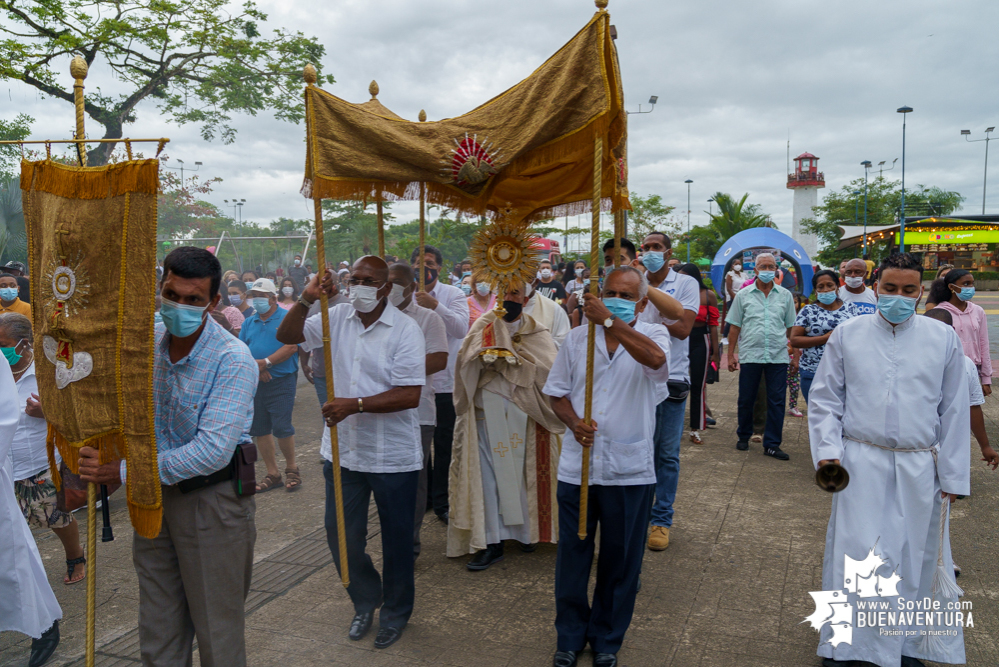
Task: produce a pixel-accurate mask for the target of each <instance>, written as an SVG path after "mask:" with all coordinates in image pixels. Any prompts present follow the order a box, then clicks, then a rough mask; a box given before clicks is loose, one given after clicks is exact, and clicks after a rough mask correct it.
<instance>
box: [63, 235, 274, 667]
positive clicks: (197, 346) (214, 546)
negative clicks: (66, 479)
mask: <svg viewBox="0 0 999 667" xmlns="http://www.w3.org/2000/svg"><path fill="white" fill-rule="evenodd" d="M221 280H222V267H221V265H220V264H219V262H218V260H217V259H216V258H215V256H214V255H212V254H211V253H210V252H208V251H206V250H203V249H201V248H194V247H190V246H185V247H180V248H177V249H176V250H174V251H173V252H171V253H170V254H169V255H167V257H166V260H165V261H164V263H163V280H162V283H161V287H160V293H161V296H162V308H161V312H162V315H163V325H162V326H161V325H157V331H156V346H155V351H154V354H155V359H154V366H153V401H154V405H155V411H156V446H157V457H158V460H159V470H160V481H161V483H162V485H163V486H162V494H163V495H162V497H163V527H162V529H161V531H160V534H159V535H158V536H157V537H156V538H154V539H151V540H149V539H145V538H143V537H140V536H138V535H136V536H135V537H134V539H133V543H132V559H133V563H134V565H135V571H136V573H137V574H138V579H139V645H140V649H141V653H142V663H143V664H144V665H164V666H167V665H169V666H173V665H183V664H191V660H192V643H193V640H194V638H195V637H197V640H198V650H199V653H200V656H201V664H202V665H206V666H211V665H215V666H219V665H232V666H234V667H239V666H242V665H245V664H246V645H245V640H244V622H243V604H244V601H245V599H246V594H247V592H248V591H249V588H250V576H251V572H252V567H253V545H254V542H255V541H256V535H257V533H256V527H255V525H254V519H253V517H254V511H255V505H254V501H253V497H252V496H246V495H237V493H236V489H235V487H234V485H233V483H232V481H231V479H232V475H231V469H230V468H229V465H230V461H231V460H232V458H233V453H234V451H235V449H236V446H237V445H241V444H249V443H250V442H251V439H250V435H249V428H250V424H251V422H252V421H253V395H254V392H255V391H256V387H257V379H258V376H259V373H258V371H257V364H256V362H255V361H254V360H253V356H252V355H251V354H250V351H249V350H248V349H247V347H246V346H245V345H244V344H243V343H241V342H240V341H239V340H237V339H236V338H233V337H232V336H231V335H230V334H229V333H227V332H226V331H225V330H224V329H223V328H222V327H221V326H220V325H219V324H218V323H217V322H215V321H214V320H213V319H212V318H211V317H209V316H208V314H209V313H211V312H212V311H213V310H214V309H215V306H216V305H217V304H218V302H219V298H220V297H219V284H220V282H221ZM122 468H123V466H121V467H119V464H118V463H109V464H105V465H100V464H99V455H98V452H97V450H95V449H91V448H89V447H84V448H82V449H81V450H80V476H81V477H82V478H83V479H84V481H87V482H93V483H95V484H108V483H111V482H117V481H119V480H120V479H121V477H122ZM226 471H230V474H227V473H226ZM192 487H194V488H192Z"/></svg>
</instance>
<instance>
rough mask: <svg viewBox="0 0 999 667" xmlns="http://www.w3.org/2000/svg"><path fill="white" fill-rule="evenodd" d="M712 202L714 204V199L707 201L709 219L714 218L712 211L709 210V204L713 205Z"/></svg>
mask: <svg viewBox="0 0 999 667" xmlns="http://www.w3.org/2000/svg"><path fill="white" fill-rule="evenodd" d="M714 202H715V198H714V197H712V198H711V199H709V200H708V217H709V218H713V217H715V214H714V211H713V209H712V208H711V204H713V203H714ZM708 222H710V220H709V221H708Z"/></svg>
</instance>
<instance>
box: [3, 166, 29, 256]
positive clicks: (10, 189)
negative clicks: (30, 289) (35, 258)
mask: <svg viewBox="0 0 999 667" xmlns="http://www.w3.org/2000/svg"><path fill="white" fill-rule="evenodd" d="M11 260H18V261H20V262H24V263H25V264H27V263H28V235H27V233H26V231H25V227H24V209H22V208H21V180H20V179H19V178H9V179H7V180H5V181H0V265H3V264H6V263H7V262H9V261H11Z"/></svg>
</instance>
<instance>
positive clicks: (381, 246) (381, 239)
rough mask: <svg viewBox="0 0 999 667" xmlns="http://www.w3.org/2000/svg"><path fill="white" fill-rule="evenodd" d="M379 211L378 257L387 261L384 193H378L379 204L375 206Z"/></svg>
mask: <svg viewBox="0 0 999 667" xmlns="http://www.w3.org/2000/svg"><path fill="white" fill-rule="evenodd" d="M375 206H376V208H377V211H378V256H379V257H381V258H382V259H385V217H384V213H383V212H382V193H381V192H379V193H378V202H377V204H376V205H375Z"/></svg>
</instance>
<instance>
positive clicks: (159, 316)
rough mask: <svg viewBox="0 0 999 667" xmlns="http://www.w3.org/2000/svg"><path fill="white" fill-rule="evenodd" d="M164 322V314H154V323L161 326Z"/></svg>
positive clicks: (157, 312)
mask: <svg viewBox="0 0 999 667" xmlns="http://www.w3.org/2000/svg"><path fill="white" fill-rule="evenodd" d="M162 321H163V313H161V312H160V311H158V310H157V311H156V312H155V313H153V322H154V323H156V324H159V323H160V322H162Z"/></svg>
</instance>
